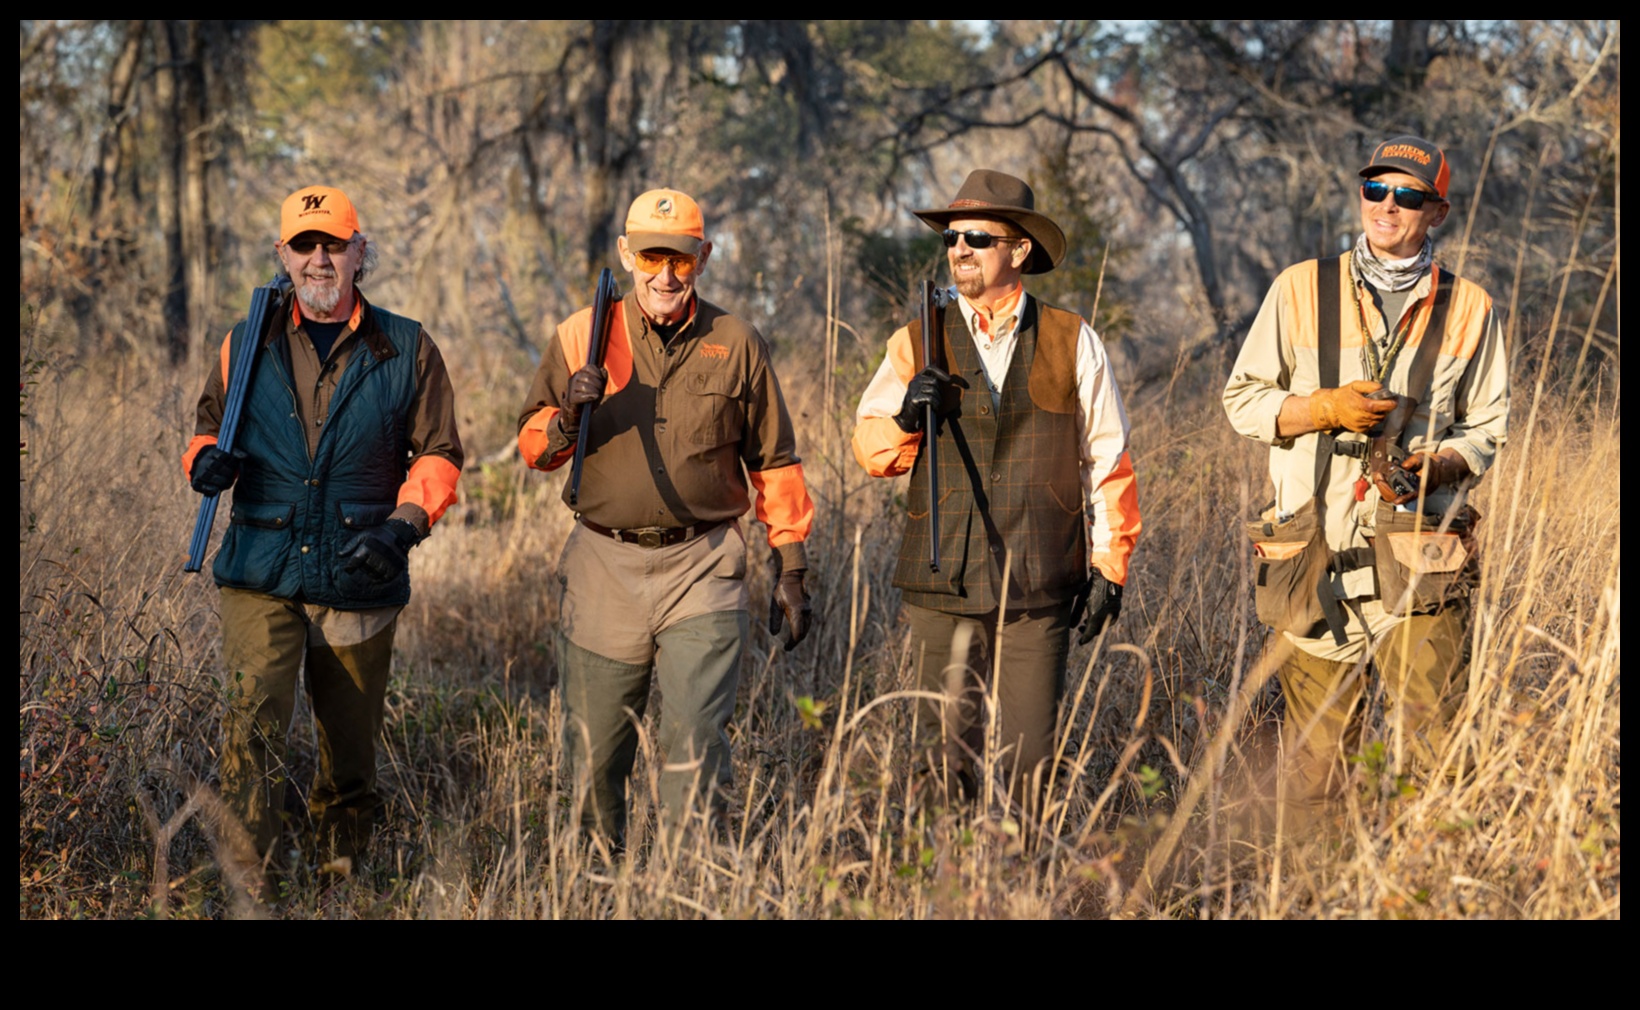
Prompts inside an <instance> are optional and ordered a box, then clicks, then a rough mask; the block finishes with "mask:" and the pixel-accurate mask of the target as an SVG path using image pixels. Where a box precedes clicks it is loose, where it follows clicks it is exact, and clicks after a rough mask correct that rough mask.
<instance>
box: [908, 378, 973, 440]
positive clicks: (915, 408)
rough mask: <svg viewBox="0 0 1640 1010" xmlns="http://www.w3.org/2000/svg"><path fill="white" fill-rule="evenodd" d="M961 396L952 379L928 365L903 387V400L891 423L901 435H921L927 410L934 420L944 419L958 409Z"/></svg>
mask: <svg viewBox="0 0 1640 1010" xmlns="http://www.w3.org/2000/svg"><path fill="white" fill-rule="evenodd" d="M960 396H961V393H960V392H959V391H958V389H957V384H956V383H955V382H953V381H952V379H951V376H950V375H949V374H947V373H946V372H944V371H942V370H941V369H938V368H935V367H934V366H932V365H930V366H929V367H927V368H925V369H923V370H922V371H920V372H918V373H917V374H916V375H914V376H912V378H911V382H910V383H909V384H908V385H907V386H906V387H905V399H904V400H902V401H901V402H900V412H899V413H898V414H895V415H894V423H895V424H897V425H899V426H900V430H901V431H905V432H918V431H922V430H923V420H924V414H925V412H926V411H927V408H929V407H933V408H934V415H935V416H936V417H945V416H946V415H948V414H950V413H952V412H953V411H955V410H956V409H957V402H958V398H959V397H960Z"/></svg>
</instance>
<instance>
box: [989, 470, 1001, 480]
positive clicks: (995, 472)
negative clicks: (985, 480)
mask: <svg viewBox="0 0 1640 1010" xmlns="http://www.w3.org/2000/svg"><path fill="white" fill-rule="evenodd" d="M1001 479H1002V473H1001V472H1000V471H998V470H992V471H991V480H992V482H995V481H999V480H1001Z"/></svg>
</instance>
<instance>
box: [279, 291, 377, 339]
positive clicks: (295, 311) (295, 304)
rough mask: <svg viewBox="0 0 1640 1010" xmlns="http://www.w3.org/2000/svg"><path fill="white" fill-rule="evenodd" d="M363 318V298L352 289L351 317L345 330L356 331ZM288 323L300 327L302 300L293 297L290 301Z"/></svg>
mask: <svg viewBox="0 0 1640 1010" xmlns="http://www.w3.org/2000/svg"><path fill="white" fill-rule="evenodd" d="M363 317H364V296H362V295H360V294H359V289H358V288H354V289H353V315H351V316H349V317H348V320H347V328H348V329H350V330H357V329H358V328H359V320H360V319H362V318H363ZM290 322H291V325H292V326H300V325H302V300H301V299H300V298H296V297H294V296H293V297H292V298H291V300H290Z"/></svg>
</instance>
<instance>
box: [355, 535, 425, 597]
mask: <svg viewBox="0 0 1640 1010" xmlns="http://www.w3.org/2000/svg"><path fill="white" fill-rule="evenodd" d="M421 541H422V535H421V533H420V532H418V531H417V530H416V528H415V527H414V526H412V525H411V524H410V523H408V522H406V521H405V520H403V519H389V520H387V522H385V523H382V524H381V525H380V526H372V527H370V528H369V529H367V530H360V531H359V532H357V533H355V534H353V535H352V536H350V537H348V538H347V539H346V540H344V541H342V546H341V547H340V548H338V549H337V553H339V554H340V555H341V556H342V558H343V559H344V560H343V561H342V571H344V572H346V573H347V574H349V575H363V576H364V577H365V578H366V579H369V580H370V581H371V582H374V583H376V584H377V585H386V584H387V583H389V582H392V581H393V580H394V579H396V578H398V577H399V576H400V575H403V574H404V570H405V569H406V568H407V567H409V565H410V548H412V547H414V546H416V545H417V544H419V543H421Z"/></svg>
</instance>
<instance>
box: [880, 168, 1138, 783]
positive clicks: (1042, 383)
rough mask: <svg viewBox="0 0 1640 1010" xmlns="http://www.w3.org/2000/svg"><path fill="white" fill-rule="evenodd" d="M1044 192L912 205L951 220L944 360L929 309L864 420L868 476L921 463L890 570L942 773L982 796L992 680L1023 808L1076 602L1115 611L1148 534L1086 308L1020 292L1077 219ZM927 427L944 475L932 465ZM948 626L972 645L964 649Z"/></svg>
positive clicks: (1046, 267)
mask: <svg viewBox="0 0 1640 1010" xmlns="http://www.w3.org/2000/svg"><path fill="white" fill-rule="evenodd" d="M1035 202H1036V201H1035V194H1034V193H1033V192H1032V191H1031V188H1030V187H1029V186H1027V185H1026V184H1025V183H1024V182H1023V181H1021V180H1019V179H1016V178H1014V177H1013V176H1010V175H1005V174H1003V173H1001V172H994V171H989V170H985V169H980V170H977V171H974V172H973V173H971V174H970V175H969V176H968V179H967V181H965V182H964V183H963V185H962V188H961V189H960V190H959V191H958V192H957V195H956V197H955V198H954V199H953V200H952V201H951V204H950V206H948V207H940V208H934V209H929V210H922V211H917V212H916V214H917V216H918V217H919V218H921V219H922V220H923V221H924V222H925V223H926V224H928V226H929V227H931V228H933V229H934V230H935V231H938V232H940V233H941V235H942V236H943V238H944V241H945V246H946V249H947V250H948V252H947V258H948V260H949V263H950V268H951V276H952V279H953V281H954V282H955V292H954V295H955V301H954V304H953V305H951V306H950V307H949V308H947V309H946V310H945V313H944V332H943V333H941V334H939V335H938V336H939V341H938V343H937V345H936V346H937V347H939V348H941V349H942V350H943V359H944V363H945V365H946V368H942V367H940V365H939V364H938V363H935V362H927V361H923V360H922V350H921V339H920V338H921V331H920V324H917V323H913V324H911V325H910V326H906V327H901V328H900V329H899V330H897V331H896V332H895V333H894V335H893V336H892V337H890V338H889V341H888V354H887V356H886V357H885V358H884V360H883V363H882V366H881V367H880V368H879V369H878V370H877V373H876V375H875V376H874V377H873V378H872V380H871V384H870V385H869V386H868V387H867V388H866V391H865V394H864V395H863V396H862V397H861V400H860V406H859V411H858V423H857V426H856V428H855V431H854V453H855V456H856V458H857V459H858V460H859V461H860V465H861V466H863V467H865V468H866V470H867V472H869V473H870V474H872V475H873V476H876V477H893V476H897V475H899V474H903V473H907V472H909V473H910V474H911V484H910V490H909V504H908V511H907V517H906V528H905V536H904V539H903V540H902V541H901V545H900V555H899V561H898V563H897V566H896V568H895V574H894V585H896V586H898V587H899V588H900V589H901V590H902V592H903V593H904V603H905V610H906V613H907V615H908V616H909V618H910V622H911V640H912V650H913V656H914V662H915V664H916V669H917V678H918V683H919V685H920V686H921V687H922V688H923V689H924V690H927V691H931V692H934V693H938V694H942V695H944V696H945V698H946V700H945V702H944V703H943V704H926V703H925V704H924V706H923V708H922V711H921V712H920V714H919V719H920V720H921V723H922V726H923V733H924V741H923V743H924V746H925V748H926V754H927V760H928V764H929V767H930V770H931V771H932V772H933V773H934V774H935V775H936V776H937V777H938V779H939V781H940V782H941V783H942V786H943V788H944V789H947V790H953V789H956V788H960V789H961V791H962V792H964V793H965V794H966V795H968V796H973V795H975V790H976V789H977V787H978V778H977V776H978V774H979V771H980V762H979V755H980V753H981V750H982V745H983V742H984V739H985V732H986V725H985V722H986V720H985V718H984V709H985V703H984V699H985V698H986V696H987V694H988V693H989V692H990V691H992V690H993V689H994V691H995V695H996V698H997V703H998V707H997V710H996V711H995V713H993V714H994V717H995V721H996V723H997V725H998V739H999V740H1000V743H1001V748H1002V749H1001V751H1000V752H999V753H997V754H995V755H993V756H994V757H995V759H996V761H997V767H999V768H1002V769H1004V770H1005V771H1006V773H1007V775H1008V779H1009V783H1010V786H1011V789H1012V792H1013V793H1014V795H1015V797H1016V798H1018V799H1020V800H1022V801H1024V802H1026V803H1027V805H1034V804H1035V802H1036V798H1037V797H1038V796H1039V786H1040V783H1042V782H1044V781H1046V772H1047V768H1048V762H1049V760H1050V759H1051V758H1052V756H1053V736H1054V724H1055V720H1056V717H1057V713H1058V704H1059V696H1060V685H1061V683H1062V675H1063V672H1064V668H1065V663H1066V659H1067V657H1068V656H1069V652H1070V633H1071V630H1072V628H1073V627H1074V626H1075V625H1076V624H1077V620H1078V613H1077V612H1078V610H1079V609H1082V608H1084V606H1085V611H1084V616H1082V617H1081V624H1080V631H1079V635H1078V639H1079V641H1081V642H1084V643H1086V642H1089V641H1091V640H1092V639H1093V637H1094V636H1095V635H1097V634H1098V633H1099V632H1100V631H1101V630H1103V629H1104V627H1105V626H1106V625H1107V624H1108V623H1109V622H1110V621H1113V620H1115V618H1116V616H1117V614H1118V613H1120V611H1121V606H1122V587H1123V585H1124V584H1125V583H1126V582H1127V576H1128V561H1129V558H1130V556H1131V555H1132V553H1133V546H1134V543H1135V541H1136V540H1137V538H1138V535H1139V508H1138V491H1137V486H1136V483H1135V480H1134V476H1133V467H1132V463H1131V461H1130V460H1129V458H1128V451H1127V450H1128V421H1127V414H1126V412H1125V411H1124V410H1123V407H1122V399H1121V396H1120V395H1119V394H1118V392H1117V389H1116V382H1115V377H1114V376H1113V375H1112V374H1111V369H1110V365H1109V362H1108V361H1107V360H1106V358H1105V353H1104V348H1103V346H1102V345H1101V344H1100V342H1099V339H1098V338H1097V336H1095V334H1094V332H1093V329H1092V327H1090V326H1089V325H1088V323H1087V321H1086V320H1084V319H1082V318H1081V317H1080V316H1078V315H1077V314H1076V313H1074V312H1071V311H1067V310H1065V309H1061V308H1057V307H1055V306H1052V305H1048V304H1046V303H1044V302H1042V301H1040V300H1039V299H1037V298H1035V297H1033V296H1031V295H1030V294H1028V293H1026V291H1025V285H1024V280H1023V278H1024V276H1025V275H1027V274H1029V275H1036V274H1043V273H1046V272H1048V271H1050V270H1052V269H1053V268H1054V266H1055V265H1056V264H1057V263H1058V262H1059V260H1060V259H1061V258H1062V257H1063V256H1064V253H1065V235H1064V233H1063V232H1062V231H1061V230H1060V228H1059V226H1058V225H1057V224H1055V223H1054V222H1053V221H1052V220H1051V219H1050V218H1048V217H1047V216H1045V215H1043V214H1039V213H1037V212H1036V210H1035ZM936 353H939V352H936ZM929 406H933V407H934V408H935V411H936V414H937V415H938V417H939V421H938V425H937V430H936V431H933V432H930V431H927V430H925V426H926V425H925V414H926V410H927V408H928V407H929ZM930 439H933V440H935V441H936V442H937V443H938V445H937V449H938V459H939V463H938V470H939V472H938V473H937V474H931V472H930V468H929V467H928V466H926V465H924V464H925V459H926V453H925V452H924V447H925V443H926V442H927V441H928V440H930ZM931 476H932V477H933V478H935V479H937V482H938V486H939V494H940V500H939V502H938V506H939V508H938V513H939V528H938V529H933V528H931V526H932V524H931V521H930V478H931ZM933 537H938V538H939V544H940V553H941V556H942V558H943V561H942V564H941V567H940V569H939V570H938V571H933V570H931V568H930V539H931V538H933ZM1005 571H1006V582H1004V577H1005V576H1004V572H1005ZM999 636H1000V639H1001V643H1002V644H1001V649H1002V656H1001V662H1000V664H999V665H998V666H997V670H998V676H997V682H996V683H995V684H992V677H991V672H992V669H993V662H994V659H995V652H996V649H997V643H998V639H999ZM953 642H957V643H961V642H967V643H968V645H967V647H966V650H965V651H963V652H961V653H960V654H957V655H953ZM1033 781H1034V782H1036V783H1037V784H1038V788H1032V787H1028V786H1027V785H1026V784H1027V783H1030V782H1033Z"/></svg>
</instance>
